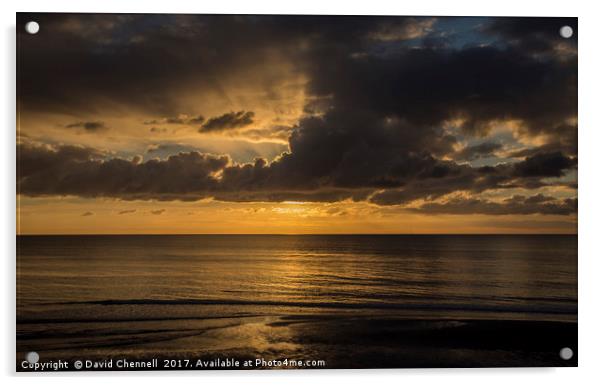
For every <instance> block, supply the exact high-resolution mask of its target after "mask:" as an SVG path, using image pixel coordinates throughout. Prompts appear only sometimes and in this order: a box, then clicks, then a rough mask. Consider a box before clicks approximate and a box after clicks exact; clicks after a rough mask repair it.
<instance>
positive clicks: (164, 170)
mask: <svg viewBox="0 0 602 385" xmlns="http://www.w3.org/2000/svg"><path fill="white" fill-rule="evenodd" d="M17 151H18V154H19V167H18V171H17V172H18V180H17V190H18V192H19V193H21V194H25V195H29V196H46V195H76V196H81V197H114V198H120V199H125V200H132V199H159V200H198V199H201V198H202V197H204V196H207V194H209V192H210V191H212V190H215V189H216V188H217V186H218V183H219V181H218V179H217V178H216V177H215V175H214V173H216V172H217V171H220V170H223V168H224V167H226V166H227V165H228V164H229V162H230V158H229V157H227V156H215V155H208V154H200V153H198V152H189V153H180V154H177V155H172V156H169V157H168V158H167V159H165V160H156V159H152V160H149V161H147V162H144V163H141V162H138V161H129V160H125V159H119V158H110V159H107V158H103V159H100V158H99V156H98V152H97V151H95V150H93V149H89V148H79V147H72V146H68V147H63V146H59V147H57V148H51V147H47V146H45V147H40V146H31V145H20V146H18V150H17Z"/></svg>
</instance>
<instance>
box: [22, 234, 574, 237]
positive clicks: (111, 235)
mask: <svg viewBox="0 0 602 385" xmlns="http://www.w3.org/2000/svg"><path fill="white" fill-rule="evenodd" d="M199 235H211V236H216V235H222V236H249V235H253V236H259V235H266V236H310V235H314V236H315V235H328V236H333V235H361V236H364V235H404V236H407V235H579V234H578V233H60V234H48V233H35V234H16V236H17V237H21V236H26V237H27V236H34V237H35V236H199Z"/></svg>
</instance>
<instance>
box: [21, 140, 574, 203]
mask: <svg viewBox="0 0 602 385" xmlns="http://www.w3.org/2000/svg"><path fill="white" fill-rule="evenodd" d="M17 151H18V154H19V159H20V162H19V168H18V171H17V172H18V180H17V189H18V191H19V193H20V194H24V195H28V196H46V195H76V196H82V197H113V198H119V199H124V200H133V199H140V200H148V199H157V200H199V199H202V198H205V197H214V198H216V199H219V200H226V201H249V202H250V201H286V200H306V201H323V202H335V201H340V200H344V199H353V200H356V201H360V200H366V199H368V198H369V197H370V200H371V201H372V202H373V203H377V204H380V205H395V204H404V203H407V202H411V201H413V200H417V199H436V198H438V197H441V196H444V195H446V194H449V193H451V192H455V191H470V192H473V193H478V192H482V191H486V190H489V189H500V188H517V187H522V188H527V189H528V188H538V187H542V186H545V185H546V183H545V182H544V181H543V180H542V179H543V178H547V177H549V176H551V175H554V176H561V175H564V173H565V172H566V171H568V170H570V169H571V168H572V167H573V166H574V162H572V161H571V160H570V159H569V158H564V157H562V156H558V154H545V155H542V156H539V157H534V158H527V159H525V160H524V161H521V162H517V163H514V164H501V165H498V166H495V167H492V166H488V167H480V168H473V167H471V166H469V165H458V164H456V163H454V162H451V161H440V160H436V159H435V158H433V157H430V156H426V155H423V156H415V157H406V158H399V163H391V164H389V163H383V164H382V165H388V166H389V168H387V169H385V171H386V173H384V174H382V175H378V174H373V175H368V174H366V175H364V174H363V170H361V169H360V170H350V171H349V172H351V171H357V172H356V173H353V174H345V172H346V170H347V167H343V168H341V169H340V170H336V171H337V172H335V173H334V174H333V173H332V169H331V168H330V167H328V166H329V165H326V166H327V167H325V168H324V169H314V168H311V167H310V168H306V167H298V166H297V165H296V164H295V162H296V159H295V157H294V155H293V154H294V153H287V154H285V155H284V156H283V157H281V158H280V159H278V160H276V161H274V162H272V163H271V164H268V163H267V161H265V160H264V159H257V160H256V161H255V162H254V163H246V164H231V160H230V158H229V157H228V156H218V155H210V154H201V153H199V152H180V153H179V154H177V155H171V156H169V157H167V158H166V159H163V160H161V159H151V160H148V161H146V162H142V161H141V160H140V159H133V160H131V161H130V160H124V159H119V158H108V157H106V154H103V153H101V152H99V151H97V150H94V149H91V148H83V147H73V146H57V147H50V146H34V145H28V144H21V145H19V146H18V150H17ZM335 155H336V154H335ZM385 159H386V158H385ZM322 160H323V159H322ZM319 165H320V164H318V163H316V164H315V166H316V167H317V166H319ZM309 166H312V167H313V166H314V165H309ZM554 167H557V169H555V168H554ZM307 170H309V171H307ZM375 177H377V178H376V179H375ZM383 189H384V190H383ZM375 192H376V193H375Z"/></svg>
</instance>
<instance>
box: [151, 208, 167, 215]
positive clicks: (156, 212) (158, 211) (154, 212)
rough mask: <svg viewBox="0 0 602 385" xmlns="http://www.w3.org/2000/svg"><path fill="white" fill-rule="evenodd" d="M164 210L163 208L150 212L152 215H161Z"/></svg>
mask: <svg viewBox="0 0 602 385" xmlns="http://www.w3.org/2000/svg"><path fill="white" fill-rule="evenodd" d="M164 212H165V209H159V210H151V212H150V213H151V214H153V215H161V214H163V213H164Z"/></svg>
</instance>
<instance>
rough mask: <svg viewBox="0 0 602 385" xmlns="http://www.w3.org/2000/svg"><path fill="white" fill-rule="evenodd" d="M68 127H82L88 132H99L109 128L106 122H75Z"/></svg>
mask: <svg viewBox="0 0 602 385" xmlns="http://www.w3.org/2000/svg"><path fill="white" fill-rule="evenodd" d="M65 127H66V128H81V129H83V130H85V131H86V132H99V131H105V130H107V129H108V127H107V126H105V124H104V122H98V121H97V122H75V123H71V124H68V125H66V126H65Z"/></svg>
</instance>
